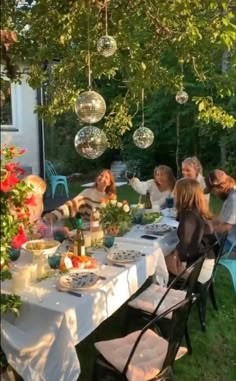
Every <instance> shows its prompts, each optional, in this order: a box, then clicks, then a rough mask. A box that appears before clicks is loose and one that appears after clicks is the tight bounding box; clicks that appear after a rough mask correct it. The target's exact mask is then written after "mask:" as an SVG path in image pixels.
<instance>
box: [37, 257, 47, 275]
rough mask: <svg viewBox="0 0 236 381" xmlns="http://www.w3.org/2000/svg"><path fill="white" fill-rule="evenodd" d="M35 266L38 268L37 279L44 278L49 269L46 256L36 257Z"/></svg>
mask: <svg viewBox="0 0 236 381" xmlns="http://www.w3.org/2000/svg"><path fill="white" fill-rule="evenodd" d="M34 264H36V266H37V278H42V277H43V276H44V274H45V272H46V269H47V264H48V263H47V258H46V257H45V256H44V255H39V256H37V257H34Z"/></svg>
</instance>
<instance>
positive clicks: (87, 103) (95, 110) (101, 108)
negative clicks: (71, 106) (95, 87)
mask: <svg viewBox="0 0 236 381" xmlns="http://www.w3.org/2000/svg"><path fill="white" fill-rule="evenodd" d="M75 112H76V114H77V115H78V117H79V118H80V120H81V121H83V122H85V123H96V122H99V120H101V119H102V118H103V117H104V115H105V112H106V103H105V101H104V99H103V97H102V96H101V95H100V94H98V93H96V92H95V91H92V90H88V91H84V92H83V93H81V94H80V95H79V96H78V99H77V101H76V104H75Z"/></svg>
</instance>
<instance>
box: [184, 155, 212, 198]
mask: <svg viewBox="0 0 236 381" xmlns="http://www.w3.org/2000/svg"><path fill="white" fill-rule="evenodd" d="M182 175H183V177H184V178H186V179H193V180H197V182H199V184H200V185H201V188H202V190H204V189H205V188H206V183H205V180H204V177H203V170H202V164H201V163H200V161H199V160H198V158H197V157H196V156H192V157H187V158H186V159H184V160H183V161H182ZM205 198H206V200H207V201H208V202H209V199H210V198H209V196H208V195H205Z"/></svg>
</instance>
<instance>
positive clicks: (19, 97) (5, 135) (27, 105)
mask: <svg viewBox="0 0 236 381" xmlns="http://www.w3.org/2000/svg"><path fill="white" fill-rule="evenodd" d="M11 86H12V88H11V91H12V113H13V128H16V129H17V130H18V131H1V145H3V144H4V143H7V144H12V145H16V146H18V147H20V148H25V149H26V152H25V154H24V155H22V156H21V157H19V160H18V161H19V162H20V163H21V165H23V166H24V165H25V166H31V167H32V173H33V174H35V175H39V170H40V169H39V132H38V117H37V114H35V113H34V109H35V106H36V105H37V94H36V90H33V89H32V88H31V87H30V86H29V85H28V84H27V82H26V76H24V77H22V83H21V84H12V85H11Z"/></svg>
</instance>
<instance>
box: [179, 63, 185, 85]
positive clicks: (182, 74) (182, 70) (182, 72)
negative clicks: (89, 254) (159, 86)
mask: <svg viewBox="0 0 236 381" xmlns="http://www.w3.org/2000/svg"><path fill="white" fill-rule="evenodd" d="M183 64H184V60H183V59H181V60H180V68H181V87H180V90H181V91H183V89H184V66H183Z"/></svg>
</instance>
